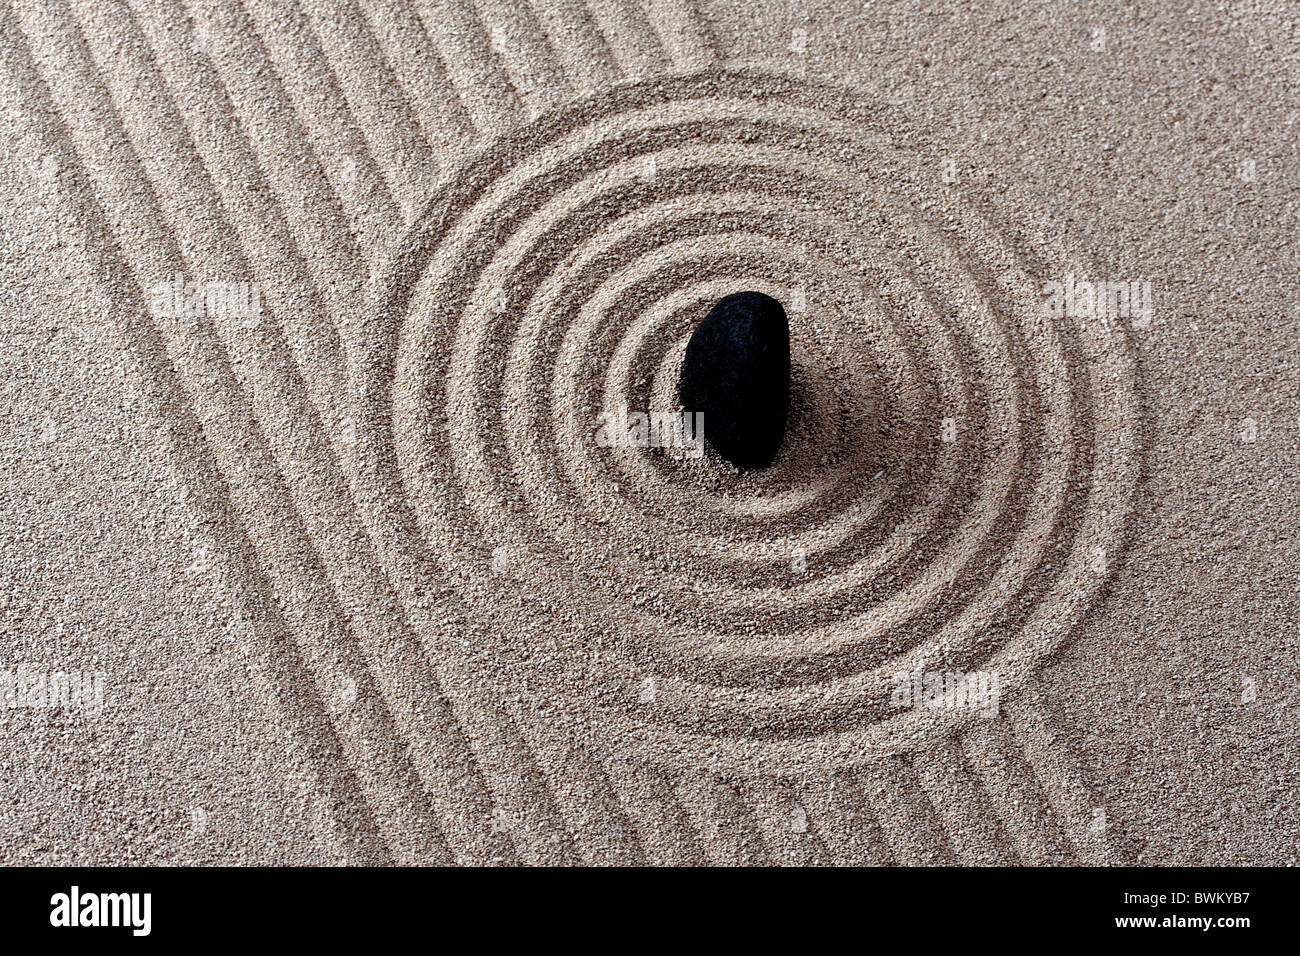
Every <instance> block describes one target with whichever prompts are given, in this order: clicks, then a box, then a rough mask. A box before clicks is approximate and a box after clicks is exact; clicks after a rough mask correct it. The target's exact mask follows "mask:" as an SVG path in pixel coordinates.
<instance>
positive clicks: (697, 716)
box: [357, 71, 1137, 773]
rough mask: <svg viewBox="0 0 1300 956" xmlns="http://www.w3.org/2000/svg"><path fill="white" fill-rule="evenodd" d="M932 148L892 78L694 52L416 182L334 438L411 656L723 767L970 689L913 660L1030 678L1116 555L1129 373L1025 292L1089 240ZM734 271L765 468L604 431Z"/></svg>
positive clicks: (911, 722)
mask: <svg viewBox="0 0 1300 956" xmlns="http://www.w3.org/2000/svg"><path fill="white" fill-rule="evenodd" d="M941 170H942V160H941V157H935V156H932V155H931V154H930V152H929V151H928V148H927V146H926V145H925V143H924V141H923V140H921V139H920V137H918V136H916V135H915V134H913V133H912V132H911V131H910V130H909V129H908V126H907V124H906V122H905V121H904V120H903V119H902V118H901V117H899V116H898V115H897V114H896V113H895V112H893V111H891V110H889V109H888V108H878V107H874V106H872V105H871V104H864V103H862V102H860V101H858V100H857V99H855V98H854V97H853V96H851V95H849V94H847V93H843V92H839V91H835V90H832V89H828V88H824V87H820V86H816V85H812V84H808V83H806V82H801V81H797V80H794V79H790V78H783V77H777V76H771V75H767V74H762V73H756V72H728V71H715V72H710V73H707V74H703V75H697V76H692V77H688V78H677V79H672V80H663V81H656V82H653V83H643V84H638V85H630V86H624V87H620V88H618V89H616V90H614V91H613V92H612V93H608V94H605V95H603V96H601V97H600V98H598V99H593V100H589V101H585V102H583V103H582V104H580V105H578V106H576V107H573V108H571V109H568V110H566V111H563V112H560V113H557V114H552V115H549V116H544V117H542V118H541V119H539V120H537V121H536V122H535V123H533V124H531V125H529V126H528V127H526V128H524V129H522V130H521V131H520V132H518V133H517V134H516V135H514V136H511V137H509V138H507V139H506V140H504V141H501V142H498V143H497V144H495V145H494V146H492V147H491V148H489V149H488V150H487V151H486V152H484V153H483V154H481V155H479V156H478V157H476V159H475V160H474V161H473V162H472V163H471V164H470V165H469V166H468V167H467V168H466V169H465V170H464V171H463V173H462V174H461V175H460V176H459V178H457V179H456V180H454V181H452V182H451V183H449V184H448V185H447V187H446V188H445V189H444V190H442V191H441V192H440V193H439V194H438V195H437V196H435V198H434V199H433V200H432V201H431V202H430V204H429V206H428V208H427V210H426V212H425V214H424V216H423V217H422V218H421V219H420V220H419V221H418V222H417V223H416V224H415V226H414V227H413V229H412V233H411V235H410V236H409V237H408V238H407V240H406V241H405V243H404V244H403V245H402V248H401V253H400V255H399V256H398V257H397V259H396V261H395V262H394V264H393V266H392V269H391V271H390V273H389V274H388V275H387V277H386V279H385V282H384V284H383V285H382V286H381V288H380V289H379V290H378V294H377V296H376V301H375V305H374V308H373V312H372V314H371V315H370V316H369V317H368V320H369V321H370V322H371V325H372V328H370V329H369V331H371V332H372V333H373V338H372V340H371V343H370V346H369V349H368V351H367V352H366V354H364V355H362V356H360V363H359V368H360V378H359V402H358V423H359V432H358V443H357V453H358V458H357V467H358V471H359V474H360V476H361V477H360V482H361V486H362V487H363V488H364V489H366V490H365V492H364V493H363V497H364V499H365V500H366V501H367V502H368V504H367V507H368V510H369V516H368V517H369V520H370V521H371V523H372V526H373V527H374V529H375V531H376V539H377V540H379V541H381V543H382V545H383V547H384V549H385V561H386V563H387V565H388V567H389V571H390V575H391V576H392V577H393V578H394V579H395V580H399V581H402V582H406V583H405V584H404V585H403V586H404V587H405V588H406V590H407V594H408V596H409V597H410V599H411V601H412V602H413V604H414V605H415V606H416V607H417V608H423V609H424V610H423V611H418V610H417V611H415V612H413V613H415V614H416V615H417V616H418V615H419V614H421V613H423V614H425V615H426V620H425V622H424V623H425V625H426V629H427V632H428V633H429V634H430V635H431V637H430V640H436V641H437V642H438V646H437V648H436V653H437V654H440V655H444V656H446V657H447V658H448V659H450V658H451V657H454V658H455V659H456V660H457V661H458V666H460V667H463V668H466V669H468V670H470V671H472V672H473V673H474V674H476V675H477V676H479V677H481V678H482V679H484V680H487V681H490V682H492V683H493V686H498V687H499V688H500V693H501V694H502V695H503V697H505V696H509V697H511V698H512V699H518V700H527V701H528V702H530V703H529V706H530V707H535V708H537V709H538V711H539V713H540V714H541V715H543V716H544V717H545V719H547V720H549V721H553V722H555V723H556V724H560V725H565V726H569V727H570V728H571V729H572V730H573V731H574V732H578V733H583V734H585V735H587V736H592V735H596V736H598V737H599V738H600V739H601V740H602V741H603V743H604V745H605V746H606V747H607V748H609V750H610V751H612V752H615V753H618V754H620V755H622V756H623V757H625V758H627V759H630V760H646V761H652V762H655V763H658V764H666V765H679V764H687V763H689V764H691V765H692V766H701V765H709V766H715V767H721V768H726V769H728V770H731V771H735V772H741V773H750V772H753V773H758V772H770V771H771V770H772V769H774V768H783V769H787V770H790V771H794V770H797V768H798V767H799V765H800V763H801V762H802V761H804V760H805V759H811V758H812V757H813V755H814V754H816V756H817V759H818V760H819V761H821V762H822V763H823V764H824V762H825V761H826V760H827V759H828V758H829V759H831V760H833V761H837V762H840V763H842V764H845V765H848V764H853V763H855V762H860V761H863V760H867V759H871V758H872V757H873V756H877V755H879V754H881V753H885V752H897V751H900V750H906V749H909V748H911V747H914V746H919V745H921V744H922V743H924V742H925V741H926V740H928V739H930V738H931V737H932V736H933V735H934V734H936V733H940V732H942V731H945V730H947V729H951V728H952V725H953V724H954V722H957V721H963V720H968V719H973V717H972V715H970V714H968V713H963V712H961V711H944V710H926V709H922V710H899V709H896V708H894V707H893V706H891V702H890V694H891V690H892V689H893V687H894V684H895V681H896V679H897V677H898V675H900V674H902V673H910V672H913V671H916V670H962V671H968V670H975V669H984V670H996V671H997V672H998V673H999V674H1000V675H1001V679H1002V687H1003V693H1004V694H1005V693H1008V692H1010V691H1011V690H1012V689H1013V688H1014V687H1015V686H1017V685H1018V684H1019V683H1020V682H1022V681H1023V679H1024V678H1025V676H1026V675H1027V674H1028V673H1030V672H1031V670H1032V669H1033V668H1034V667H1036V666H1037V665H1038V664H1039V663H1040V662H1041V661H1042V660H1043V658H1044V656H1045V655H1047V654H1048V653H1050V652H1051V651H1052V650H1053V649H1055V648H1056V647H1057V646H1058V645H1059V644H1060V642H1061V641H1062V640H1063V639H1064V637H1065V636H1066V635H1067V634H1068V632H1069V630H1070V629H1071V628H1072V627H1073V626H1074V624H1076V623H1077V621H1078V619H1079V618H1080V616H1081V615H1082V613H1083V612H1084V610H1085V609H1086V608H1087V606H1088V605H1089V603H1090V602H1091V600H1092V598H1093V596H1094V595H1095V593H1096V591H1097V589H1098V588H1099V587H1100V585H1101V583H1102V581H1103V580H1104V578H1105V575H1106V573H1107V569H1108V567H1109V566H1110V565H1111V563H1112V562H1113V560H1114V556H1115V550H1116V548H1117V547H1118V543H1119V541H1120V536H1121V532H1122V528H1123V523H1124V521H1125V519H1126V516H1127V514H1128V510H1129V501H1130V498H1131V496H1132V491H1133V487H1134V482H1135V475H1136V457H1137V455H1136V444H1135V443H1136V421H1135V415H1134V395H1133V372H1132V368H1131V364H1130V360H1129V357H1128V353H1127V351H1126V347H1125V341H1124V338H1123V335H1122V333H1121V331H1120V330H1118V329H1115V328H1112V327H1107V326H1105V325H1102V324H1097V323H1095V322H1094V323H1092V324H1091V325H1083V324H1080V323H1078V322H1076V321H1075V320H1071V319H1068V318H1067V319H1058V318H1051V317H1048V316H1046V315H1044V313H1043V309H1042V296H1041V295H1040V293H1039V288H1040V286H1039V283H1041V282H1042V281H1044V280H1046V279H1049V278H1052V277H1054V276H1058V275H1061V274H1063V273H1065V272H1066V271H1075V272H1078V273H1086V272H1087V268H1086V264H1084V263H1083V262H1081V261H1080V260H1079V259H1078V258H1077V257H1074V256H1071V255H1070V254H1069V253H1067V252H1065V251H1064V250H1062V249H1057V248H1055V247H1054V246H1053V245H1052V244H1051V243H1050V242H1046V241H1043V242H1036V243H1033V244H1032V248H1026V247H1027V246H1030V245H1031V244H1030V243H1027V242H1026V241H1025V240H1024V239H1023V238H1021V234H1022V232H1023V230H1021V229H1016V230H1014V231H1010V230H1008V231H1006V232H1000V231H995V230H994V229H993V228H992V227H991V226H990V225H989V224H988V223H987V222H985V221H984V219H983V218H981V215H979V214H977V213H976V212H975V211H974V210H973V209H971V208H967V206H966V204H965V203H964V202H963V196H962V193H961V190H960V188H957V187H949V186H945V185H943V182H942V178H941ZM740 289H757V290H760V291H764V292H767V293H769V294H771V295H773V296H775V297H777V298H778V299H780V300H781V301H782V302H783V303H784V304H785V306H786V308H787V311H788V312H789V313H790V315H791V328H792V356H793V361H794V365H795V380H794V384H793V402H794V407H793V411H792V416H791V421H790V426H789V430H788V434H787V441H786V444H785V447H784V448H783V450H782V452H781V455H780V457H779V458H778V460H777V462H776V463H775V465H774V466H773V467H772V468H771V469H767V470H764V471H762V472H752V473H739V472H737V471H735V470H734V469H732V468H731V467H730V466H728V465H727V464H726V463H725V462H721V461H719V460H716V459H715V458H713V457H712V456H705V457H703V458H696V457H691V456H689V455H684V454H682V453H681V452H680V451H679V450H674V449H672V448H662V447H639V446H635V445H630V446H613V447H611V446H609V445H608V444H606V443H602V442H600V441H598V440H597V437H598V417H599V416H600V415H601V413H602V412H609V411H617V410H621V409H628V410H630V411H632V412H636V411H659V412H671V411H674V410H675V407H674V402H673V396H674V384H675V380H676V373H677V368H678V365H679V363H680V360H681V355H682V351H683V349H684V346H685V342H686V339H687V337H688V336H689V334H690V331H691V330H692V328H693V326H694V324H695V323H696V322H698V321H699V319H700V318H701V317H702V316H703V314H704V313H705V312H706V311H707V309H708V307H709V305H710V304H711V303H712V302H713V301H715V300H716V299H717V298H718V297H719V296H721V295H724V294H726V293H728V292H733V291H737V290H740ZM431 572H433V573H436V575H437V576H438V579H439V580H441V581H444V582H450V584H451V586H452V588H451V591H452V593H450V594H449V593H442V594H435V593H428V591H427V589H424V588H423V587H422V586H420V585H417V584H412V583H410V582H412V581H418V580H421V579H422V578H423V576H425V575H427V574H429V573H431ZM447 600H455V601H460V602H463V604H464V606H465V608H466V614H465V622H466V623H464V625H463V631H459V632H457V631H456V629H455V628H451V629H449V628H448V627H447V626H446V623H445V616H444V617H442V618H439V613H440V612H439V611H438V610H437V609H438V607H439V606H440V602H442V603H445V602H446V601H447ZM435 619H439V620H441V621H442V624H441V625H439V626H435V625H434V623H433V622H434V620H435ZM433 635H436V636H433Z"/></svg>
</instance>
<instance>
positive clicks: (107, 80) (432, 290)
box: [0, 0, 1300, 864]
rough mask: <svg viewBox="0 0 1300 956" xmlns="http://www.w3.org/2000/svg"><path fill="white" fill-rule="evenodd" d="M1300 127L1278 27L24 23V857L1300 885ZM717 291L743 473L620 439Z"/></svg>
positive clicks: (816, 16) (19, 180)
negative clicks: (757, 450)
mask: <svg viewBox="0 0 1300 956" xmlns="http://www.w3.org/2000/svg"><path fill="white" fill-rule="evenodd" d="M1298 80H1300V22H1298V21H1297V20H1296V17H1295V15H1294V11H1292V10H1289V9H1288V7H1287V5H1286V4H1283V3H1281V2H1277V3H1269V2H1260V3H1222V4H1205V3H1200V2H1189V3H1185V4H1178V5H1177V6H1176V8H1175V7H1174V6H1173V5H1156V7H1155V8H1152V9H1147V8H1143V9H1141V10H1138V9H1137V8H1135V7H1133V6H1132V5H1130V4H1120V3H1110V2H1107V3H1100V4H1087V5H1082V4H1078V5H1076V4H1067V3H1050V4H1046V3H1045V4H1019V3H1014V4H1013V3H1005V2H995V3H990V4H976V5H967V4H940V3H928V4H915V3H905V4H857V3H846V2H841V0H836V2H830V3H808V4H801V5H792V4H784V3H757V2H749V0H744V2H741V0H725V2H712V0H643V2H638V0H587V2H582V0H538V2H531V3H519V4H514V3H506V2H496V0H477V2H473V3H471V2H468V0H417V2H415V3H412V4H405V3H399V2H395V0H310V2H301V3H264V2H261V0H255V2H243V3H230V2H216V3H203V4H198V3H195V4H185V3H175V4H153V3H145V2H137V0H125V2H118V0H114V2H107V3H104V2H89V0H87V2H82V0H69V2H63V0H48V2H40V3H33V2H20V3H17V4H13V3H10V2H4V3H3V5H2V6H0V102H3V103H4V104H5V105H4V108H3V111H2V112H0V144H2V145H0V152H2V153H3V160H4V162H3V167H2V170H0V226H2V227H3V241H2V242H0V255H2V256H3V267H4V273H3V282H2V284H0V334H2V335H3V343H4V348H3V351H2V352H0V356H2V357H3V362H4V368H3V372H4V374H3V379H2V381H3V383H4V386H3V387H4V389H5V401H4V405H3V409H4V415H5V428H4V429H3V430H0V463H2V464H3V474H4V486H3V497H2V498H0V544H2V545H3V555H4V560H3V564H2V565H0V573H2V575H3V579H2V582H0V584H2V586H0V678H4V679H5V680H6V683H5V684H4V685H3V686H2V687H0V690H4V691H5V693H6V694H7V695H8V696H7V697H6V701H5V705H4V709H0V861H3V862H5V863H32V862H38V863H123V862H152V863H200V864H205V863H261V864H267V863H374V862H386V863H401V864H417V863H509V864H539V863H562V864H573V863H634V862H647V863H656V864H671V863H718V864H733V863H737V864H785V863H791V864H818V863H870V864H889V863H898V864H925V863H951V862H961V863H990V862H993V863H1018V862H1019V863H1026V864H1065V863H1097V864H1104V863H1148V864H1174V863H1212V864H1215V863H1260V864H1263V863H1271V864H1278V863H1294V862H1296V849H1295V848H1296V846H1297V840H1298V838H1300V817H1298V816H1297V810H1296V803H1295V800H1294V794H1295V791H1296V788H1297V785H1298V784H1300V781H1298V780H1297V776H1298V774H1300V755H1298V747H1297V726H1296V718H1295V714H1296V706H1297V703H1298V701H1297V697H1298V694H1297V691H1298V687H1297V676H1298V673H1300V668H1298V667H1297V663H1296V657H1297V650H1300V599H1298V598H1297V586H1298V585H1300V578H1298V577H1297V570H1296V569H1297V563H1298V561H1297V559H1298V558H1300V549H1298V548H1297V531H1298V529H1300V517H1298V516H1300V478H1298V477H1297V469H1296V467H1295V465H1296V447H1297V439H1298V438H1300V386H1298V385H1297V376H1296V365H1295V362H1296V360H1295V355H1296V341H1297V331H1300V289H1298V288H1297V283H1296V275H1297V274H1298V269H1297V265H1298V264H1297V261H1296V251H1295V250H1296V242H1295V236H1296V234H1297V225H1298V224H1297V189H1296V186H1295V185H1294V184H1295V183H1296V181H1297V176H1298V175H1300V164H1298V163H1297V158H1296V155H1295V149H1294V144H1295V138H1296V122H1297V118H1300V109H1298V108H1297V100H1296V95H1295V90H1296V88H1297V81H1298ZM1084 282H1090V283H1093V284H1094V285H1095V284H1098V283H1106V286H1104V287H1102V291H1103V292H1106V291H1110V292H1111V293H1113V295H1112V298H1111V299H1110V300H1109V303H1110V308H1109V311H1108V312H1106V314H1098V309H1097V308H1096V307H1095V302H1093V299H1092V298H1091V297H1090V296H1087V295H1086V294H1085V293H1084V292H1083V291H1081V290H1082V288H1083V287H1082V286H1081V285H1080V283H1084ZM1066 287H1069V289H1070V292H1069V297H1068V298H1065V297H1064V294H1063V295H1062V297H1059V298H1055V299H1054V296H1053V291H1054V290H1057V291H1059V290H1062V289H1064V288H1066ZM740 289H757V290H760V291H764V292H767V293H769V294H771V295H774V296H776V297H777V298H779V299H780V300H781V301H782V302H783V303H784V304H785V306H786V308H787V311H788V312H789V313H790V318H791V327H792V357H793V363H794V369H795V371H794V380H793V386H792V390H793V408H792V414H791V421H790V427H789V432H788V436H787V441H786V444H785V447H784V448H783V451H782V453H781V455H780V456H779V457H778V460H777V461H776V462H775V464H774V465H773V467H772V468H770V469H767V470H764V471H762V472H751V473H740V472H737V471H736V470H734V469H732V468H731V467H730V466H728V465H727V464H726V463H725V462H722V461H721V460H719V459H717V458H716V457H714V456H711V455H706V456H704V457H694V456H692V455H690V454H687V453H683V450H682V449H674V448H664V447H642V446H641V445H639V444H636V443H626V442H625V443H623V444H617V445H614V446H610V445H609V444H608V443H605V442H601V441H597V440H596V431H597V418H598V416H599V415H600V414H601V413H602V412H608V411H610V410H620V409H627V410H629V411H632V412H635V411H638V410H641V411H645V412H659V413H663V414H667V413H672V412H674V411H675V410H676V409H675V404H674V398H673V396H674V384H675V375H676V370H677V368H678V365H679V363H680V360H681V355H682V352H683V349H684V347H685V343H686V339H687V337H688V336H689V334H690V330H691V328H692V327H693V325H694V323H695V322H697V321H698V320H699V319H700V318H701V317H702V315H703V314H704V312H705V311H707V309H708V307H709V305H710V304H711V303H712V302H713V301H715V300H716V299H717V298H718V297H720V296H721V295H724V294H727V293H729V292H733V291H737V290H740ZM1121 289H1122V295H1123V298H1122V299H1121V298H1120V292H1119V291H1118V290H1121ZM1089 302H1092V303H1093V305H1094V307H1093V308H1092V309H1091V311H1090V310H1089V309H1088V308H1087V303H1089ZM1081 303H1082V304H1081ZM1054 304H1055V305H1058V306H1060V308H1055V309H1054V308H1053V305H1054ZM912 675H918V676H917V678H916V680H917V681H918V682H919V684H920V686H921V687H922V688H923V687H924V686H925V681H926V679H927V678H932V677H935V676H938V677H939V678H940V679H941V680H942V679H943V678H944V677H947V678H948V679H949V680H950V681H951V680H953V679H954V678H957V677H962V678H967V679H969V680H970V681H973V683H968V684H967V685H966V686H967V687H968V688H979V689H980V697H979V700H978V701H976V700H975V699H974V697H971V696H969V695H968V696H967V697H965V698H963V699H958V700H954V699H951V698H942V699H939V700H931V699H927V698H925V697H924V693H922V695H921V697H920V699H917V697H916V695H914V694H913V695H912V696H911V697H908V696H907V695H908V694H912V690H913V689H914V688H915V687H916V686H917V685H916V684H914V683H913V678H912ZM69 688H70V689H69ZM900 693H902V694H903V697H902V698H900ZM972 693H973V691H972Z"/></svg>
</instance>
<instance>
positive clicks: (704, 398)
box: [677, 292, 790, 468]
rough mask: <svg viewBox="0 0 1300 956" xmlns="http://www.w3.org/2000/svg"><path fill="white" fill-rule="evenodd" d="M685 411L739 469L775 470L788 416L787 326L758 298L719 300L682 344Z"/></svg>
mask: <svg viewBox="0 0 1300 956" xmlns="http://www.w3.org/2000/svg"><path fill="white" fill-rule="evenodd" d="M677 395H678V399H679V401H680V402H681V403H682V410H683V411H685V412H694V413H703V415H704V437H705V440H706V441H707V442H708V443H709V444H710V445H711V446H712V447H713V449H714V450H715V451H716V452H717V453H718V454H719V455H721V456H722V457H723V458H726V459H727V460H728V461H730V462H732V463H733V464H736V465H739V466H740V467H742V468H764V467H766V466H767V465H770V464H771V463H772V460H773V459H774V458H775V457H776V453H777V451H779V450H780V448H781V440H782V439H783V438H784V437H785V419H786V415H787V413H788V412H789V408H790V323H789V321H788V320H787V319H786V316H785V309H783V308H781V303H780V302H778V301H776V299H773V298H772V297H771V296H768V295H763V293H761V292H737V293H735V294H734V295H729V296H726V297H725V298H722V299H719V300H718V304H717V305H715V306H714V307H713V308H712V309H710V310H709V314H708V315H707V316H705V317H704V321H703V322H701V323H700V324H699V326H698V327H696V329H695V331H694V332H693V333H692V334H691V340H690V341H689V342H688V343H686V359H685V361H684V362H683V363H682V377H681V382H680V383H679V385H678V388H677Z"/></svg>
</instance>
